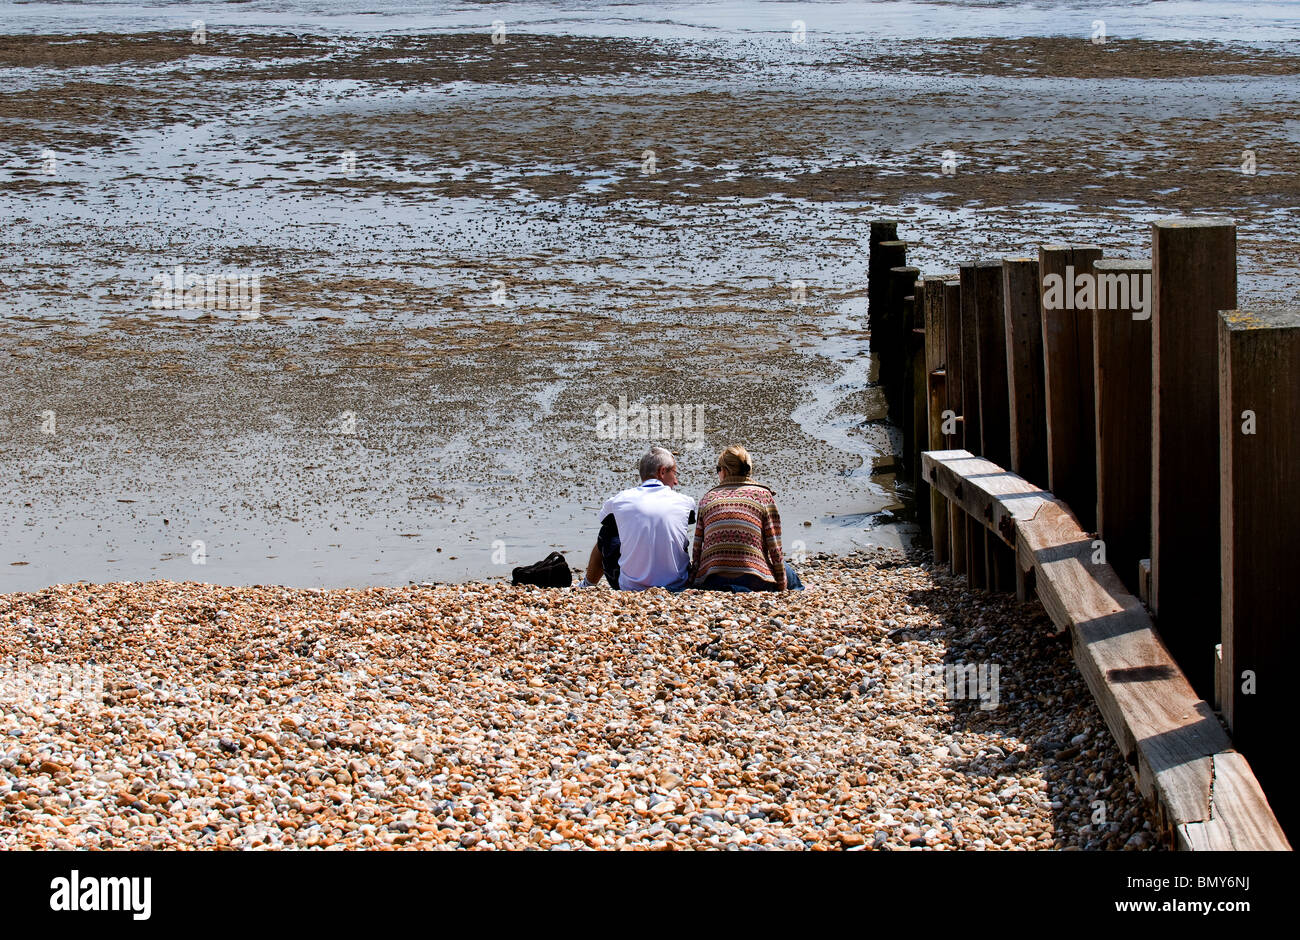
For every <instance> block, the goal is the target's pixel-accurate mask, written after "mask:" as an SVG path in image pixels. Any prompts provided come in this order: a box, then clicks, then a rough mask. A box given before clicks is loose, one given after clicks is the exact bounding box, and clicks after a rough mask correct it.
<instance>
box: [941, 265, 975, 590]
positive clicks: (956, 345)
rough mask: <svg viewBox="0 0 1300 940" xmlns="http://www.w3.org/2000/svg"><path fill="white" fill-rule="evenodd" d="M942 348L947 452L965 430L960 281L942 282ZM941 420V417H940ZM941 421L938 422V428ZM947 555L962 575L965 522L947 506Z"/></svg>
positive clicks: (959, 442)
mask: <svg viewBox="0 0 1300 940" xmlns="http://www.w3.org/2000/svg"><path fill="white" fill-rule="evenodd" d="M943 348H944V368H943V371H944V391H945V395H946V397H947V402H946V408H945V410H946V411H949V412H952V415H953V416H954V417H953V418H952V427H953V433H952V434H950V435H949V434H945V435H944V446H945V448H946V449H948V450H960V449H962V448H964V447H965V446H966V429H965V426H964V422H963V421H962V419H961V409H962V405H961V390H962V381H963V379H962V370H961V365H962V363H961V279H960V278H959V277H947V278H944V282H943ZM941 417H942V415H941ZM943 424H944V422H942V421H941V423H940V427H941V429H942V426H943ZM948 552H949V557H951V559H952V573H953V575H963V574H965V573H966V569H967V564H968V562H967V558H966V519H965V514H964V513H963V512H962V511H961V507H959V506H957V505H955V504H953V503H951V502H950V503H949V504H948Z"/></svg>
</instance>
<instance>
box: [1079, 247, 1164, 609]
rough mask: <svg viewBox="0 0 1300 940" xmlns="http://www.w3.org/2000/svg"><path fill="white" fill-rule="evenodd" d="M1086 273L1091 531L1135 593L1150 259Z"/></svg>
mask: <svg viewBox="0 0 1300 940" xmlns="http://www.w3.org/2000/svg"><path fill="white" fill-rule="evenodd" d="M1092 273H1093V275H1094V277H1095V281H1096V287H1097V289H1096V290H1095V292H1094V295H1093V304H1092V340H1093V346H1092V352H1093V373H1094V381H1093V386H1094V393H1095V395H1094V401H1095V406H1096V421H1095V425H1096V433H1097V440H1096V446H1095V450H1096V455H1097V534H1098V536H1100V538H1101V540H1102V541H1103V542H1104V543H1105V545H1106V558H1107V561H1109V563H1110V565H1111V567H1112V568H1114V569H1115V571H1116V572H1117V573H1118V574H1119V576H1120V580H1121V581H1123V582H1124V584H1125V586H1127V587H1128V588H1129V590H1130V591H1133V592H1134V593H1137V592H1138V568H1137V563H1138V561H1139V559H1142V558H1148V557H1150V555H1151V306H1150V304H1151V298H1150V283H1151V262H1150V261H1148V260H1136V261H1126V260H1123V261H1122V260H1101V261H1094V262H1093V264H1092Z"/></svg>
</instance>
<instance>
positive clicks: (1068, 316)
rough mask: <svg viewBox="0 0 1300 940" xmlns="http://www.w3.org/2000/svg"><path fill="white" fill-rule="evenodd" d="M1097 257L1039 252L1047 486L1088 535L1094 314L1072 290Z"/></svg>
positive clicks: (1070, 249) (1086, 252)
mask: <svg viewBox="0 0 1300 940" xmlns="http://www.w3.org/2000/svg"><path fill="white" fill-rule="evenodd" d="M1100 257H1101V249H1100V248H1097V247H1096V246H1093V245H1044V246H1042V248H1040V249H1039V251H1038V273H1039V275H1040V276H1041V279H1042V297H1041V299H1040V307H1041V309H1042V316H1043V388H1044V394H1045V401H1046V408H1047V481H1048V487H1049V488H1050V489H1051V491H1052V492H1053V493H1055V494H1056V495H1057V497H1058V498H1060V499H1063V500H1065V502H1066V503H1068V504H1069V505H1070V508H1071V509H1072V510H1074V513H1075V515H1076V516H1078V518H1079V521H1080V522H1081V523H1083V527H1084V528H1085V529H1086V530H1088V531H1089V532H1091V531H1093V530H1094V529H1095V527H1096V520H1095V518H1094V517H1095V515H1096V512H1097V462H1096V458H1095V457H1094V456H1093V453H1092V451H1093V448H1094V447H1095V446H1096V440H1095V432H1094V429H1093V407H1092V400H1093V391H1092V312H1091V310H1090V309H1089V308H1088V307H1083V309H1080V307H1081V305H1080V304H1079V303H1076V300H1078V299H1080V298H1079V297H1078V296H1077V294H1076V288H1081V287H1083V286H1084V285H1086V284H1087V281H1088V278H1089V277H1090V276H1091V272H1092V263H1093V262H1094V261H1096V260H1097V259H1099V258H1100ZM1089 306H1090V305H1089ZM967 449H969V447H968V448H967Z"/></svg>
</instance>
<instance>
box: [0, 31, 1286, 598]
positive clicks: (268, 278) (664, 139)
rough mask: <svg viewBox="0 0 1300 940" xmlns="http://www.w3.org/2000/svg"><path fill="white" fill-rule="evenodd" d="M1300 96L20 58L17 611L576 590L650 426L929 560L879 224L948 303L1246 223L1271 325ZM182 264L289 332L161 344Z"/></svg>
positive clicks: (400, 45)
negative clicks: (548, 572)
mask: <svg viewBox="0 0 1300 940" xmlns="http://www.w3.org/2000/svg"><path fill="white" fill-rule="evenodd" d="M1298 64H1300V63H1298V62H1297V57H1296V56H1295V55H1293V54H1292V53H1291V51H1290V50H1288V49H1286V48H1283V47H1267V46H1260V45H1256V46H1247V45H1243V44H1232V43H1215V42H1208V41H1207V42H1154V41H1144V40H1122V39H1113V40H1111V41H1109V42H1107V43H1106V44H1104V45H1094V44H1092V43H1090V42H1088V41H1087V40H1085V39H1077V38H1070V39H1066V38H1024V39H948V40H938V39H932V40H906V41H886V40H870V41H868V40H864V39H859V38H854V37H851V36H846V37H841V38H831V39H826V40H823V41H819V42H818V43H814V44H810V45H808V46H806V47H800V46H797V45H794V44H792V43H790V42H788V41H782V40H776V39H773V40H762V39H756V38H744V39H736V40H723V39H719V40H689V41H688V40H677V39H667V38H664V39H617V38H593V37H566V36H531V35H526V34H511V36H510V37H509V40H508V42H506V43H504V44H502V45H500V46H496V45H493V44H492V43H491V42H490V40H489V39H488V37H487V35H486V34H481V33H473V34H469V33H466V34H457V33H452V34H446V33H444V34H439V35H436V36H420V35H378V36H342V37H341V36H336V35H331V36H326V35H319V36H317V35H310V34H301V35H292V36H290V35H275V34H270V33H266V32H255V33H254V32H250V33H247V34H240V33H217V34H214V35H212V36H210V37H209V41H208V42H207V44H206V45H204V46H195V45H193V44H191V43H189V42H187V41H185V39H184V38H183V37H179V36H177V37H164V36H160V35H158V34H153V33H150V34H144V33H142V34H128V35H122V34H93V33H90V34H87V33H79V34H75V35H71V34H70V35H46V36H24V37H4V38H0V67H5V68H8V69H11V70H12V71H10V72H9V73H8V74H9V75H10V76H11V81H10V82H9V84H8V86H7V87H6V89H5V90H4V91H3V93H0V119H3V120H4V122H5V126H6V133H7V135H8V139H9V140H10V141H11V142H12V144H11V146H12V147H13V148H14V156H13V157H12V159H11V167H10V178H9V180H8V182H7V185H6V192H5V194H4V196H3V197H2V201H0V211H2V212H3V219H4V223H5V224H4V225H3V226H0V241H2V242H3V247H4V251H5V255H6V257H7V258H9V259H10V261H9V262H8V263H7V264H6V266H5V269H4V274H3V278H4V285H5V291H4V295H3V296H4V299H3V303H2V304H0V359H2V360H3V362H4V368H3V370H0V432H2V433H3V435H4V439H5V440H6V442H7V444H8V446H6V447H4V448H0V480H2V481H3V482H2V483H0V486H2V487H3V497H4V498H3V501H2V504H0V540H2V541H3V543H4V545H5V546H6V549H5V556H4V557H0V590H19V589H32V588H38V587H42V586H45V585H48V584H52V583H56V582H66V581H71V580H76V579H78V578H86V579H89V580H93V581H109V580H128V579H129V580H136V579H149V578H160V577H165V578H171V579H174V580H203V581H215V582H218V583H255V582H256V583H270V582H277V583H286V584H293V585H298V586H343V585H359V584H405V583H407V582H408V581H430V580H434V581H441V580H462V579H465V578H469V577H492V576H497V575H508V573H509V569H510V567H512V566H514V565H517V564H524V563H527V562H530V561H534V560H536V559H537V558H540V557H542V556H543V555H545V554H546V553H547V552H549V551H550V550H551V549H552V548H559V549H561V550H563V551H565V552H566V553H568V554H569V557H570V559H571V560H572V561H574V563H575V564H576V563H579V560H580V558H581V557H582V556H583V555H584V554H585V552H586V550H587V549H588V548H589V546H590V544H591V541H592V538H593V536H594V518H595V511H596V509H597V508H598V507H599V504H600V502H601V501H602V500H603V499H604V498H605V497H606V496H608V495H609V494H610V493H612V492H613V491H615V490H617V489H620V488H622V487H624V486H628V485H631V484H632V483H633V482H635V481H634V476H633V473H632V467H633V464H634V462H635V459H636V457H637V456H638V455H639V453H641V452H642V451H644V449H645V447H646V445H648V444H649V443H651V441H650V440H648V439H642V438H641V437H640V436H639V435H628V436H627V437H624V438H620V437H613V438H611V437H609V436H608V435H602V434H601V433H599V431H598V414H599V413H600V410H601V408H602V406H612V407H620V406H621V402H623V401H626V402H627V403H628V404H629V406H633V405H635V404H636V403H642V404H645V405H647V406H656V407H661V408H663V409H672V408H674V407H675V408H678V409H682V408H691V409H694V408H696V407H702V408H703V411H702V414H703V417H704V420H703V422H702V427H699V428H696V427H694V426H692V427H688V428H685V429H683V428H676V429H674V428H672V427H668V428H666V429H660V430H661V433H660V434H656V435H654V436H655V437H656V438H657V439H658V440H657V442H660V443H665V444H667V445H668V446H670V447H672V449H673V450H674V451H677V452H678V453H679V455H680V458H679V459H680V463H681V467H682V485H683V487H684V489H685V490H686V491H687V492H690V493H691V494H692V495H696V496H698V495H700V494H701V493H702V492H703V491H704V490H705V489H706V488H707V487H708V486H709V485H710V484H711V482H712V479H713V477H712V473H711V468H712V461H713V459H714V455H715V454H716V452H717V451H718V450H719V449H720V448H721V447H724V446H726V445H727V444H730V443H743V444H744V445H745V446H746V447H748V448H749V449H750V450H751V451H752V452H753V453H754V454H755V455H756V458H757V460H758V466H757V472H758V475H759V476H760V477H761V478H762V479H764V480H765V481H766V482H769V483H770V484H772V485H773V486H774V488H775V489H776V491H777V494H778V499H779V500H780V504H781V507H782V511H783V516H784V521H785V528H786V533H787V535H786V548H787V551H795V552H801V551H808V552H815V551H821V550H827V551H843V550H846V549H851V548H854V547H857V546H860V545H864V544H873V543H876V544H889V545H898V544H906V542H907V540H908V536H909V532H910V527H909V525H908V523H907V515H908V505H907V494H906V493H905V492H900V491H899V490H898V489H896V488H895V486H894V480H893V477H892V475H891V474H890V468H891V466H892V463H893V460H892V453H893V443H892V441H891V436H890V431H889V430H888V429H887V428H886V427H885V425H884V423H883V407H882V400H881V396H880V394H879V391H878V389H877V388H876V387H875V385H874V371H873V364H872V362H871V359H870V356H869V355H868V349H867V339H868V335H867V332H866V326H867V324H866V320H865V312H866V297H865V282H866V260H867V258H866V236H867V230H868V223H869V221H870V220H871V219H872V218H878V217H883V216H889V217H895V218H898V219H900V221H901V223H902V224H901V225H900V231H901V232H902V233H903V235H902V237H904V238H907V239H909V240H910V241H911V244H910V245H909V256H908V259H909V263H912V264H916V265H917V266H919V267H921V268H922V270H923V271H924V272H925V273H927V274H931V273H935V274H937V273H941V272H942V270H943V268H942V267H941V265H944V264H948V263H951V259H955V258H971V259H974V258H982V257H990V256H994V257H996V256H998V255H1003V254H1022V253H1024V252H1025V251H1026V250H1033V249H1035V248H1036V247H1037V245H1038V244H1040V243H1044V242H1061V241H1080V242H1082V241H1086V242H1095V243H1097V244H1100V245H1101V246H1102V247H1103V248H1104V249H1105V251H1106V254H1107V255H1109V256H1115V257H1126V256H1127V257H1133V256H1140V255H1144V254H1146V253H1147V251H1148V245H1149V224H1150V222H1151V221H1152V220H1153V219H1156V218H1160V217H1164V216H1168V215H1175V214H1182V213H1191V212H1195V213H1210V214H1220V215H1227V216H1230V217H1233V218H1235V219H1236V220H1237V221H1238V223H1239V224H1240V226H1241V228H1240V233H1241V244H1240V246H1239V259H1240V260H1239V264H1240V271H1241V276H1240V284H1241V287H1240V296H1241V298H1242V302H1243V304H1244V303H1248V302H1253V301H1290V302H1294V301H1295V300H1296V293H1297V290H1296V285H1295V283H1294V280H1293V279H1292V278H1290V277H1288V276H1287V275H1286V274H1284V272H1287V271H1293V270H1294V269H1295V267H1296V265H1297V261H1298V260H1300V258H1298V257H1297V255H1298V253H1300V248H1298V247H1297V245H1300V241H1298V240H1297V239H1296V234H1297V233H1296V224H1295V219H1294V216H1293V212H1292V207H1293V206H1294V205H1295V203H1296V197H1297V195H1298V187H1297V175H1296V168H1295V165H1294V161H1292V160H1290V159H1289V156H1286V155H1288V154H1290V153H1293V152H1294V145H1295V134H1296V131H1295V123H1294V121H1293V120H1292V116H1293V113H1294V106H1293V102H1294V101H1295V100H1296V93H1297V91H1298V90H1300V88H1298V87H1297V85H1298V84H1300V82H1298V80H1297V79H1296V78H1295V76H1296V75H1297V73H1298V70H1297V65H1298ZM1246 151H1249V152H1250V155H1251V157H1252V158H1253V160H1254V161H1255V163H1254V172H1253V173H1251V172H1243V166H1245V165H1246V162H1247V158H1246V156H1245V153H1246ZM945 162H946V163H947V169H948V171H949V172H945ZM177 265H182V266H184V268H185V270H186V271H188V272H192V273H196V274H199V275H213V274H221V273H226V272H232V273H235V274H238V275H240V276H244V277H249V278H252V277H256V278H257V283H258V288H259V291H260V304H259V307H260V309H259V311H258V313H259V316H258V318H257V319H243V318H242V317H243V312H241V311H239V310H233V309H221V308H217V309H211V308H207V307H200V308H197V309H195V308H187V307H184V306H183V305H182V306H180V307H178V308H173V309H166V308H158V307H156V306H155V305H154V303H153V298H154V285H155V283H156V278H158V277H159V276H160V275H163V274H166V273H168V272H172V271H173V270H174V269H175V267H176V266H177ZM692 413H700V412H694V411H693V412H692ZM634 437H635V439H633V438H634ZM796 542H798V543H800V544H799V545H795V544H794V543H796ZM200 563H201V565H200Z"/></svg>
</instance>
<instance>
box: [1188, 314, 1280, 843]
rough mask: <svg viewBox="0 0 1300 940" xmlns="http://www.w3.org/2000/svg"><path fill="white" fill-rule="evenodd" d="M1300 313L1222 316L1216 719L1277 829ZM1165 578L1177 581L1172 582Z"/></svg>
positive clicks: (1220, 331) (1220, 323)
mask: <svg viewBox="0 0 1300 940" xmlns="http://www.w3.org/2000/svg"><path fill="white" fill-rule="evenodd" d="M1297 428H1300V308H1296V307H1291V308H1280V309H1274V310H1270V311H1265V310H1256V309H1252V310H1249V311H1245V310H1231V311H1228V312H1226V313H1223V314H1222V315H1221V316H1220V318H1219V453H1220V460H1221V464H1220V473H1219V477H1220V479H1221V481H1222V486H1221V498H1220V501H1219V506H1220V524H1221V526H1222V535H1221V538H1222V553H1221V554H1222V559H1221V563H1222V577H1223V618H1222V657H1223V666H1222V669H1223V685H1222V690H1221V691H1222V693H1223V702H1222V704H1223V717H1224V719H1225V720H1226V721H1227V723H1228V727H1229V728H1231V729H1232V740H1233V744H1234V746H1235V747H1236V748H1237V750H1239V751H1241V753H1242V754H1244V755H1245V756H1246V758H1247V759H1248V760H1249V761H1250V765H1251V767H1252V768H1253V769H1254V771H1255V775H1256V776H1257V777H1258V778H1259V782H1260V785H1261V786H1262V787H1263V788H1264V792H1265V793H1266V794H1267V795H1268V796H1269V797H1270V800H1269V802H1270V803H1271V804H1272V806H1273V808H1274V810H1275V811H1276V813H1277V818H1278V821H1279V822H1280V823H1281V824H1282V826H1283V828H1285V829H1290V831H1292V832H1294V831H1295V830H1294V829H1293V828H1291V827H1294V826H1295V825H1296V824H1297V822H1300V814H1297V813H1296V808H1295V802H1294V800H1292V799H1291V798H1290V792H1291V788H1292V787H1293V786H1294V782H1293V780H1294V778H1293V777H1292V776H1291V774H1290V761H1291V758H1292V757H1293V755H1292V753H1291V749H1290V748H1289V747H1288V746H1287V745H1286V742H1287V741H1289V740H1290V736H1291V724H1292V722H1293V718H1294V715H1295V708H1294V705H1293V703H1292V702H1291V701H1290V695H1291V683H1292V682H1293V681H1294V680H1293V678H1292V676H1291V669H1292V667H1293V666H1294V664H1295V662H1296V659H1297V656H1298V655H1300V639H1298V638H1300V633H1297V630H1296V614H1295V595H1294V581H1295V573H1294V571H1295V564H1296V559H1297V558H1298V557H1300V434H1297V432H1296V429H1297ZM1171 580H1172V579H1171ZM1248 690H1250V691H1248Z"/></svg>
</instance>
